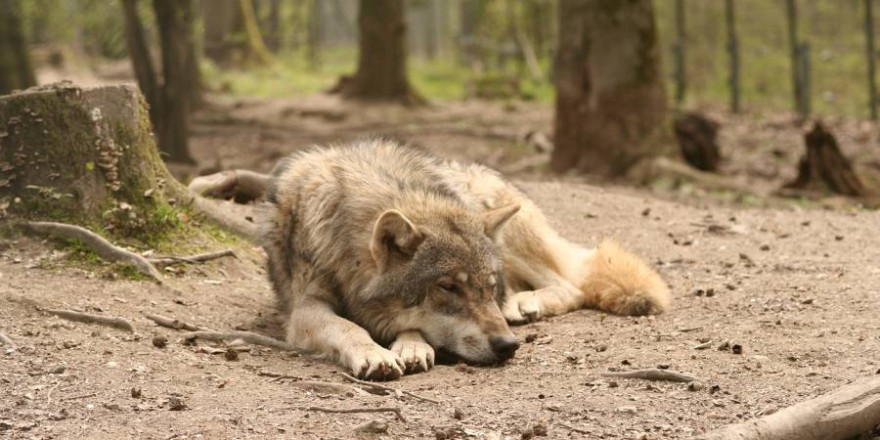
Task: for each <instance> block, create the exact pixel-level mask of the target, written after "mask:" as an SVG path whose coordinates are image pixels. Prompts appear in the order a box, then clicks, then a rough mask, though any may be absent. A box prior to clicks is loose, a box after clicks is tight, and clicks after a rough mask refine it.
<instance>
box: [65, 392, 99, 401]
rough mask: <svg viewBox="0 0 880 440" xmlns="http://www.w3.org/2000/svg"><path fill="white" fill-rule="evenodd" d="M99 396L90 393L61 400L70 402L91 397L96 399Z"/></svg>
mask: <svg viewBox="0 0 880 440" xmlns="http://www.w3.org/2000/svg"><path fill="white" fill-rule="evenodd" d="M97 395H98V393H89V394H82V395H79V396H71V397H64V398H62V399H61V400H63V401H68V400H77V399H86V398H89V397H95V396H97Z"/></svg>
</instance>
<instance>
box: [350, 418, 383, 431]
mask: <svg viewBox="0 0 880 440" xmlns="http://www.w3.org/2000/svg"><path fill="white" fill-rule="evenodd" d="M355 431H358V432H365V433H368V434H385V433H387V432H388V423H385V422H383V421H381V420H370V421H369V422H367V423H364V424H362V425H358V427H357V428H355Z"/></svg>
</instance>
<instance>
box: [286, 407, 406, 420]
mask: <svg viewBox="0 0 880 440" xmlns="http://www.w3.org/2000/svg"><path fill="white" fill-rule="evenodd" d="M302 409H304V410H307V411H318V412H325V413H335V414H353V413H380V412H390V413H394V415H395V416H397V418H398V419H400V421H401V422H403V423H406V418H405V417H403V412H401V411H400V408H396V407H383V408H348V409H345V408H322V407H320V406H310V407H308V408H302Z"/></svg>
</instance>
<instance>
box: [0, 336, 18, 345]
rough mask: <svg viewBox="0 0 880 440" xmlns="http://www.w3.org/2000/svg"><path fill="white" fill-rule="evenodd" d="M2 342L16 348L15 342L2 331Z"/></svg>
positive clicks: (0, 337) (0, 342)
mask: <svg viewBox="0 0 880 440" xmlns="http://www.w3.org/2000/svg"><path fill="white" fill-rule="evenodd" d="M0 344H2V345H5V346H7V347H9V348H15V343H14V342H12V339H9V336H6V335H4V334H3V333H0Z"/></svg>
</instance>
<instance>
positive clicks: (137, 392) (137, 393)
mask: <svg viewBox="0 0 880 440" xmlns="http://www.w3.org/2000/svg"><path fill="white" fill-rule="evenodd" d="M142 395H143V393H142V392H141V389H140V388H132V389H131V397H133V398H135V399H140V398H141V396H142Z"/></svg>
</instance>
